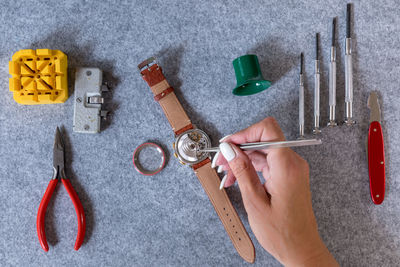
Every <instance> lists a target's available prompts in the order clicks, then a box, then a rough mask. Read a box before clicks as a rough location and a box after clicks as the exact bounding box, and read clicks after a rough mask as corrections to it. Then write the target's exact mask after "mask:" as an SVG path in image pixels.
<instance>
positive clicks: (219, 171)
mask: <svg viewBox="0 0 400 267" xmlns="http://www.w3.org/2000/svg"><path fill="white" fill-rule="evenodd" d="M223 169H224V166H222V165H221V166H218V170H217V172H218V173H221V172H223V171H224V170H223Z"/></svg>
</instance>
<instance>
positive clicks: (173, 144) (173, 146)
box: [172, 142, 175, 150]
mask: <svg viewBox="0 0 400 267" xmlns="http://www.w3.org/2000/svg"><path fill="white" fill-rule="evenodd" d="M172 148H173V149H174V150H175V142H174V143H172Z"/></svg>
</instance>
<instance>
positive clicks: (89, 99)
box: [73, 68, 108, 133]
mask: <svg viewBox="0 0 400 267" xmlns="http://www.w3.org/2000/svg"><path fill="white" fill-rule="evenodd" d="M105 91H108V87H107V85H105V84H103V72H102V71H101V70H100V69H98V68H77V69H76V72H75V97H74V124H73V130H74V132H78V133H98V132H100V122H101V118H102V117H106V116H107V113H108V112H107V111H105V110H102V109H101V106H102V104H104V98H103V97H102V92H105Z"/></svg>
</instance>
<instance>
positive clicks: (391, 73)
mask: <svg viewBox="0 0 400 267" xmlns="http://www.w3.org/2000/svg"><path fill="white" fill-rule="evenodd" d="M180 2H181V1H137V2H136V3H135V2H131V1H98V2H95V1H77V0H76V1H65V2H61V1H58V2H57V3H56V2H54V1H40V2H39V1H37V2H23V1H2V4H1V7H0V13H1V16H0V29H1V32H2V42H0V60H1V64H0V70H1V71H0V79H1V84H2V86H1V89H2V90H1V91H2V97H1V98H0V140H1V141H0V166H1V167H0V209H1V211H2V214H1V216H0V262H1V264H0V265H2V266H60V265H65V266H165V265H167V266H204V265H209V266H217V265H218V266H221V265H222V266H240V265H247V264H246V263H245V262H244V261H243V260H242V259H241V258H240V257H239V256H238V254H237V253H236V251H235V250H234V248H233V246H232V244H231V242H230V240H229V238H228V236H227V235H226V233H225V231H224V229H223V227H222V224H221V223H220V221H219V219H218V217H217V215H216V213H215V212H214V210H213V208H212V205H211V204H210V202H209V200H208V198H207V196H206V195H205V193H204V191H203V189H202V188H201V186H200V184H199V182H198V180H197V179H196V177H195V176H194V174H193V171H192V170H191V169H190V168H188V167H184V166H181V165H180V164H179V163H178V162H177V160H175V158H173V157H171V155H172V153H173V151H172V147H171V143H172V141H173V134H172V131H171V129H170V127H169V124H168V122H167V120H166V119H165V118H164V115H163V113H162V111H161V109H160V107H159V106H158V104H157V103H155V102H154V100H153V98H152V95H151V93H150V90H149V88H148V87H147V85H146V84H145V82H144V81H143V80H142V79H141V77H140V75H139V73H138V71H137V69H136V65H137V64H138V63H140V62H141V61H142V60H143V59H145V58H147V57H149V56H152V55H156V56H158V57H159V61H160V63H161V65H162V66H163V68H164V71H165V75H166V77H167V78H168V80H169V82H170V84H171V85H172V86H173V87H174V88H175V89H176V92H177V95H178V97H179V99H180V100H181V102H182V103H183V106H184V107H185V109H186V110H187V112H188V114H189V116H190V117H191V118H192V121H193V122H194V123H195V124H196V125H197V126H198V127H200V128H202V129H204V130H206V131H207V132H208V133H209V134H210V136H211V137H212V140H213V144H214V145H216V144H217V140H218V139H219V138H221V137H222V136H224V135H226V134H230V133H232V132H235V131H237V130H240V129H242V128H244V127H247V126H249V125H251V124H253V123H255V122H257V121H259V120H261V119H262V118H264V117H266V116H274V117H275V118H276V119H277V120H278V121H279V123H280V124H281V126H282V129H283V130H284V132H285V134H286V137H287V138H288V139H294V138H296V137H297V132H298V130H297V129H298V127H297V115H298V113H297V110H298V108H297V103H298V100H297V95H298V93H297V92H298V64H299V54H300V52H301V51H304V53H305V58H306V74H307V79H306V105H307V106H306V124H307V126H306V132H307V133H308V134H310V132H311V129H312V95H313V93H312V92H313V86H312V85H313V71H314V69H313V62H312V60H313V55H314V35H315V33H316V32H320V33H321V42H322V46H323V50H322V56H323V68H322V71H323V75H322V100H321V110H322V114H321V115H322V123H323V124H324V125H325V123H326V121H327V117H328V113H327V110H328V106H327V102H328V100H327V83H328V80H327V78H328V72H327V70H328V59H329V48H328V47H329V42H330V41H329V39H330V25H331V19H332V17H334V16H338V19H339V30H338V31H339V37H340V38H339V44H340V47H339V51H338V53H339V55H340V56H339V60H338V68H339V70H338V93H337V94H338V113H337V116H338V117H339V118H343V111H344V104H343V102H344V101H343V99H344V74H343V73H344V64H343V49H344V47H343V45H342V44H343V39H344V32H345V23H344V20H345V10H346V1H334V0H329V1H229V2H228V1H210V2H209V3H206V2H202V3H201V2H200V1H188V2H186V3H180ZM283 2H285V3H283ZM375 3H376V4H375ZM377 3H378V2H374V1H363V2H362V3H361V1H356V2H355V3H354V10H355V15H354V19H355V23H354V32H355V39H356V40H355V42H354V87H355V92H354V98H355V103H354V105H355V106H354V110H355V117H356V119H357V121H358V124H357V125H356V126H355V127H352V128H347V127H344V126H341V127H338V128H336V129H326V128H324V129H323V134H322V138H323V140H324V144H323V145H322V146H318V147H309V148H298V149H296V151H297V152H298V153H299V154H301V155H302V156H303V157H305V158H306V159H307V160H308V162H309V164H310V167H311V177H310V179H311V189H312V193H313V206H314V210H315V213H316V217H317V221H318V225H319V229H320V233H321V236H322V238H323V240H324V241H325V243H326V245H327V246H328V248H329V249H330V251H331V252H332V253H333V255H334V256H335V258H336V259H337V260H338V262H339V263H340V264H341V265H343V266H395V265H400V228H399V221H400V205H399V201H400V195H399V190H400V175H399V172H400V150H399V146H400V141H399V140H400V138H399V137H400V136H399V129H400V121H399V114H400V104H399V96H400V93H399V85H398V84H399V82H398V79H399V77H400V67H399V62H400V45H399V43H400V35H399V34H398V33H399V32H400V16H399V8H400V4H399V3H398V2H397V1H395V0H386V1H379V4H377ZM27 48H32V49H36V48H51V49H60V50H62V51H64V52H65V53H66V54H67V55H68V60H69V68H70V73H72V70H73V69H74V68H75V67H77V66H93V67H99V68H101V69H103V70H104V72H105V80H107V81H109V82H110V83H111V85H112V92H111V93H110V94H109V96H108V104H107V107H108V108H109V109H110V110H111V111H112V116H111V118H110V120H109V121H108V122H107V123H106V124H104V125H103V131H102V132H101V133H100V134H96V135H84V134H76V133H73V132H72V115H73V97H72V96H70V97H69V99H68V101H67V102H65V103H64V104H57V105H40V106H22V105H18V104H17V103H15V102H14V100H13V98H12V93H11V92H9V91H8V78H9V75H8V61H9V60H10V59H11V56H12V55H13V53H14V52H16V51H18V50H20V49H27ZM246 53H256V54H257V55H258V56H259V60H260V62H261V69H262V71H263V74H264V76H265V77H266V78H268V79H270V80H272V82H273V85H272V87H271V88H270V89H268V90H267V91H265V92H263V93H261V94H258V95H254V96H249V97H236V96H233V95H232V94H231V89H232V88H233V87H234V85H235V77H234V72H233V68H232V60H233V59H234V58H236V57H238V56H240V55H243V54H246ZM69 85H70V88H71V89H70V90H71V93H72V91H73V79H72V75H70V78H69ZM371 90H378V91H379V93H380V96H381V100H382V111H383V129H384V137H385V142H386V164H387V165H386V174H387V183H386V186H387V191H386V199H385V201H384V203H383V205H381V206H375V205H373V203H372V202H371V200H370V196H369V182H368V170H367V162H366V152H365V138H366V134H367V128H368V110H367V107H366V102H367V96H368V93H369V92H370V91H371ZM57 125H63V126H64V131H65V132H66V133H67V134H66V137H67V175H68V177H69V178H71V181H72V184H73V186H74V187H75V188H76V191H77V193H78V195H79V197H80V198H81V200H82V204H83V206H84V210H85V212H86V218H87V234H86V237H85V242H84V244H83V246H82V248H81V249H80V250H79V251H78V252H76V251H74V250H73V244H74V242H75V237H76V231H77V226H76V217H75V216H76V215H75V211H74V208H73V206H72V203H71V201H70V200H69V198H68V195H67V193H66V191H65V189H64V188H62V187H60V186H59V187H57V190H56V192H55V197H54V198H53V199H52V202H51V204H50V205H49V209H48V213H47V217H46V223H47V226H46V231H47V235H48V241H49V243H50V251H49V252H48V253H44V252H43V250H42V249H41V247H40V245H39V242H38V239H37V234H36V213H37V210H38V206H39V203H40V200H41V197H42V195H43V193H44V191H45V188H46V186H47V184H48V182H49V179H50V178H51V175H52V145H53V138H54V133H55V128H56V126H57ZM145 141H156V142H157V143H159V144H161V145H162V146H163V147H164V148H165V150H166V151H167V154H168V162H167V165H166V168H165V169H164V170H163V171H162V172H161V173H159V174H158V175H156V176H154V177H145V176H142V175H140V174H138V173H137V172H136V171H135V170H134V168H133V165H132V152H133V150H134V149H135V148H136V147H137V146H138V145H139V144H141V143H143V142H145ZM228 194H229V196H230V198H231V199H232V201H233V202H234V205H235V207H236V208H237V210H238V212H239V214H240V217H241V218H242V219H243V221H244V224H245V227H246V228H247V229H248V230H249V231H250V228H249V225H248V222H247V216H246V213H245V210H244V208H243V205H242V203H241V197H240V192H239V190H238V188H237V187H236V186H235V187H233V188H231V189H229V190H228ZM250 236H251V238H252V239H253V241H254V244H255V249H256V256H257V258H256V263H255V265H254V266H279V263H278V262H277V261H276V260H275V259H274V258H273V257H272V256H270V255H269V254H268V253H267V252H266V251H264V250H263V249H262V247H261V246H260V245H259V244H258V242H257V240H256V239H255V237H254V235H253V234H252V233H250Z"/></svg>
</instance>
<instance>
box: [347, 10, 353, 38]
mask: <svg viewBox="0 0 400 267" xmlns="http://www.w3.org/2000/svg"><path fill="white" fill-rule="evenodd" d="M351 6H352V4H351V3H349V4H347V12H346V38H351Z"/></svg>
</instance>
